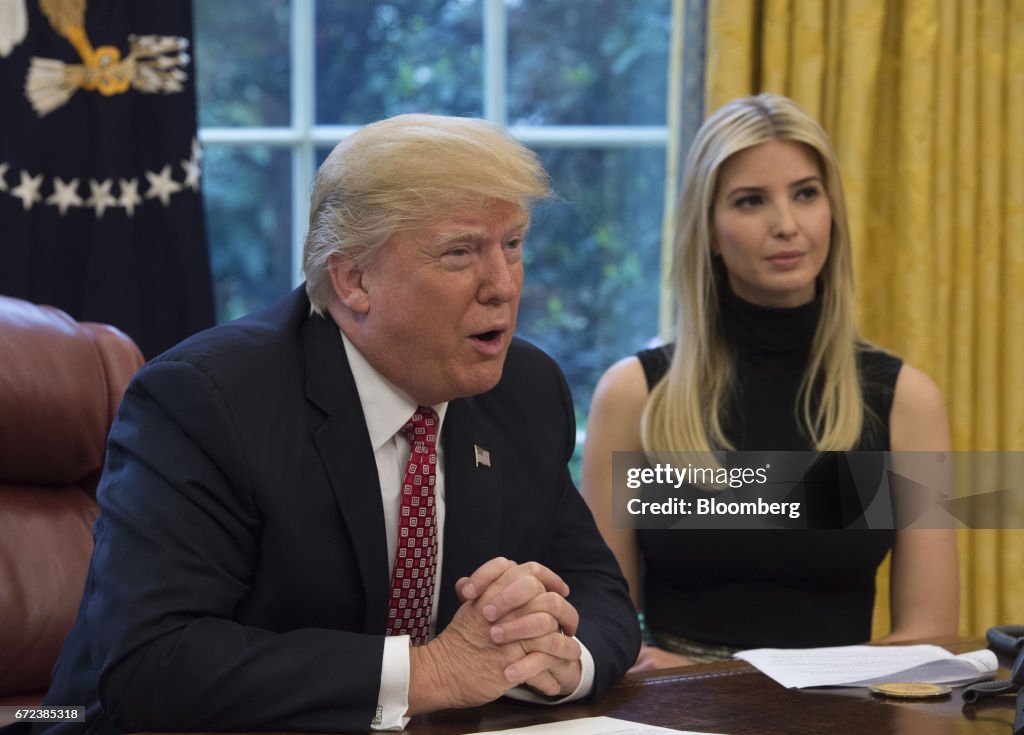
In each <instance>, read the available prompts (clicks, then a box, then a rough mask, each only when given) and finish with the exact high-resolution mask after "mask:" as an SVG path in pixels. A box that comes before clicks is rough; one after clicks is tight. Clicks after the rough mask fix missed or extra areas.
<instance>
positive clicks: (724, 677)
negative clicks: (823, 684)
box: [407, 640, 1016, 735]
mask: <svg viewBox="0 0 1024 735" xmlns="http://www.w3.org/2000/svg"><path fill="white" fill-rule="evenodd" d="M935 642H936V643H938V644H939V645H943V646H945V647H946V648H949V649H950V650H951V651H953V652H954V653H962V652H964V651H971V650H976V649H978V648H984V647H985V645H986V644H985V642H984V641H980V640H948V641H935ZM1007 663H1008V662H1006V661H1003V664H1004V665H1006V664H1007ZM999 678H1003V679H1006V678H1009V672H1008V671H1006V670H1005V669H1003V670H1000V672H999ZM961 691H962V689H961V688H957V689H954V690H953V695H952V697H949V698H947V699H943V700H939V701H931V702H927V703H926V702H906V701H902V702H901V701H899V700H885V699H879V698H877V697H873V696H872V695H871V694H869V693H868V691H867V690H866V689H830V690H806V689H805V690H793V689H785V688H783V687H781V686H779V685H778V684H776V683H775V682H774V681H772V680H771V679H769V678H768V677H766V676H764V675H763V674H761V673H760V672H759V671H757V670H756V669H754V668H753V667H751V666H750V665H748V664H746V663H744V662H729V663H721V664H705V665H700V666H691V667H685V668H678V669H666V670H663V671H661V672H656V673H644V674H630V675H628V676H627V677H626V678H625V679H624V680H623V681H622V682H620V683H619V684H617V685H616V686H614V687H612V688H611V689H610V690H609V691H607V692H606V693H605V694H604V695H603V696H601V697H600V698H599V699H598V701H597V702H595V703H594V704H589V705H577V704H569V705H563V706H559V707H551V708H545V709H541V708H539V707H537V706H536V705H526V704H520V703H518V702H507V701H501V702H496V703H493V704H490V705H487V706H485V707H479V708H475V709H471V710H459V711H450V712H442V713H435V714H432V715H422V716H420V717H415V718H413V720H412V722H410V723H409V727H408V728H407V731H408V732H409V733H411V734H412V735H462V734H463V733H474V732H479V731H485V730H503V729H507V728H513V727H523V726H525V725H535V724H539V723H542V722H554V721H556V720H566V719H572V718H575V717H593V716H597V715H606V716H608V717H618V718H621V719H623V720H634V721H636V722H643V723H647V724H650V725H660V726H662V727H670V728H673V729H677V730H697V731H700V732H709V733H730V734H731V733H743V734H744V735H781V734H782V733H785V734H786V735H803V734H805V733H806V734H807V735H810V734H812V733H813V734H815V735H818V734H821V733H824V734H825V735H845V734H846V733H865V734H869V735H886V734H887V733H893V734H895V733H899V734H900V735H917V734H919V733H920V735H959V734H961V733H965V734H966V733H971V734H972V735H973V734H976V733H993V734H994V733H998V734H999V735H1010V734H1011V733H1012V732H1013V717H1014V707H1015V706H1016V699H1015V698H1014V697H1010V696H1003V697H996V698H993V699H991V700H987V701H985V702H982V703H981V704H979V705H976V706H974V707H970V708H968V709H967V710H965V711H962V710H961V701H960V692H961Z"/></svg>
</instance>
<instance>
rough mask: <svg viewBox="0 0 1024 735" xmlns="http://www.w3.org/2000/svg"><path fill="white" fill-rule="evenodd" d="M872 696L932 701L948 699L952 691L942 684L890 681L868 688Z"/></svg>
mask: <svg viewBox="0 0 1024 735" xmlns="http://www.w3.org/2000/svg"><path fill="white" fill-rule="evenodd" d="M868 689H869V690H870V691H871V693H872V694H877V695H879V696H880V697H892V698H894V699H933V698H936V697H948V696H949V695H950V694H951V693H952V692H953V690H952V689H950V688H949V687H948V686H946V685H944V684H925V683H924V682H920V681H890V682H886V683H885V684H875V685H874V686H870V687H868Z"/></svg>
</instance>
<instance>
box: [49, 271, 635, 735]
mask: <svg viewBox="0 0 1024 735" xmlns="http://www.w3.org/2000/svg"><path fill="white" fill-rule="evenodd" d="M574 441H575V421H574V416H573V411H572V401H571V399H570V396H569V392H568V389H567V387H566V385H565V381H564V379H563V377H562V375H561V372H560V371H559V370H558V368H557V366H556V365H555V364H554V362H553V361H552V360H551V359H550V358H548V357H547V356H546V355H544V354H543V353H542V352H540V351H539V350H537V349H536V348H534V347H531V346H529V345H527V344H526V343H524V342H521V341H514V342H513V344H512V346H511V348H510V350H509V354H508V359H507V362H506V364H505V369H504V375H503V377H502V380H501V382H500V383H499V385H498V386H496V387H495V388H494V389H493V390H491V391H489V392H488V393H485V394H483V395H480V396H476V397H474V398H469V399H460V400H456V401H452V402H451V404H450V405H449V408H448V413H447V415H446V417H445V422H444V427H443V433H442V442H443V447H444V462H445V497H446V520H445V529H444V563H443V569H442V573H441V593H440V595H441V596H440V599H439V601H438V604H439V608H438V626H439V628H441V627H443V626H444V625H446V624H447V623H448V622H449V621H450V620H451V617H452V615H453V614H454V612H455V610H456V608H457V606H458V601H457V599H456V596H455V593H454V584H455V581H456V580H457V579H458V578H459V577H461V576H464V575H468V574H470V573H471V572H472V571H474V570H475V569H476V568H477V567H478V566H479V565H480V564H482V563H483V562H485V561H487V560H488V559H491V558H493V557H495V556H506V557H508V558H511V559H514V560H516V561H528V560H533V561H538V562H541V563H543V564H545V565H547V566H549V567H550V568H552V569H553V570H555V571H556V572H557V573H559V574H560V575H561V576H562V578H563V579H565V581H566V582H567V583H568V585H569V587H570V588H571V590H572V592H571V595H570V601H571V602H572V603H573V604H574V605H575V606H576V608H577V609H578V611H579V613H580V619H581V623H580V627H579V632H578V637H579V638H580V640H582V641H583V642H584V643H585V644H586V646H587V647H588V649H589V650H590V651H591V653H592V654H593V657H594V662H595V665H596V676H595V688H594V689H595V692H600V691H602V690H603V689H605V688H606V687H607V686H609V685H610V684H611V683H613V682H614V681H616V680H617V679H618V678H619V677H620V676H621V675H622V673H623V672H624V671H625V670H626V668H627V667H628V666H629V665H630V664H631V663H632V662H633V660H634V658H635V656H636V653H637V649H638V646H639V632H638V629H637V623H636V616H635V613H634V611H633V608H632V605H631V603H630V601H629V598H628V595H627V591H626V586H625V583H624V582H623V579H622V577H621V575H620V573H619V570H618V566H617V565H616V563H615V560H614V558H613V556H612V555H611V553H610V552H609V550H608V548H607V547H606V546H605V544H604V543H603V541H602V540H601V537H600V535H599V533H598V531H597V529H596V527H595V525H594V522H593V519H592V518H591V515H590V512H589V510H588V509H587V507H586V506H585V504H584V503H583V501H582V499H581V498H580V496H579V494H578V493H577V491H576V488H575V487H574V486H573V484H572V481H571V480H570V478H569V474H568V471H567V469H566V462H567V461H568V459H569V456H570V454H571V453H572V449H573V445H574ZM474 444H476V445H479V446H480V447H482V448H484V449H487V450H489V451H490V455H491V467H485V466H480V467H477V466H475V462H474V449H473V447H474ZM98 499H99V503H100V508H101V515H100V518H99V520H98V521H97V523H96V529H95V537H96V548H95V551H94V553H93V559H92V564H91V567H90V571H89V575H88V578H87V581H86V589H85V596H84V598H83V601H82V605H81V609H80V611H79V615H78V620H77V622H76V623H75V626H74V628H73V630H72V632H71V634H70V636H69V637H68V640H67V642H66V643H65V647H64V651H63V653H62V655H61V659H60V661H59V662H58V664H57V667H56V670H55V680H54V683H53V685H52V687H51V689H50V693H49V695H48V698H47V701H48V702H51V703H58V704H87V705H88V706H89V715H88V717H89V722H87V723H86V726H85V730H86V731H97V732H107V733H112V732H118V731H130V730H158V729H163V730H256V729H269V730H293V731H294V730H314V731H339V730H342V731H345V730H348V731H351V730H366V729H368V728H369V723H370V721H371V719H372V717H373V715H374V713H375V708H376V702H377V695H378V689H379V685H380V667H381V656H382V650H383V641H384V638H383V635H384V630H385V620H386V616H387V597H388V586H389V579H390V566H389V561H388V559H387V550H386V540H385V531H384V516H383V511H382V508H381V495H380V487H379V482H378V477H377V468H376V464H375V462H374V458H373V451H372V448H371V446H370V440H369V436H368V434H367V430H366V424H365V420H364V418H363V413H362V409H361V407H360V402H359V398H358V395H357V393H356V387H355V383H354V382H353V379H352V374H351V371H350V370H349V367H348V361H347V360H346V357H345V352H344V347H343V345H342V342H341V338H340V335H339V333H338V328H337V326H336V325H335V324H334V322H333V321H332V320H331V319H330V318H329V317H327V318H322V317H319V316H312V317H311V316H309V302H308V300H307V299H306V296H305V293H304V291H303V290H302V289H301V288H300V289H299V290H297V291H295V292H293V293H292V294H291V295H289V296H288V297H286V298H285V299H284V300H282V301H281V302H279V303H278V304H276V305H274V306H272V307H270V308H269V309H267V310H266V311H264V312H262V313H259V314H254V315H251V316H249V317H246V318H244V319H242V320H239V321H237V322H233V323H231V324H227V325H224V326H221V327H216V328H214V329H211V330H208V331H206V332H203V333H201V334H198V335H196V336H194V337H192V338H190V339H189V340H187V341H185V342H183V343H182V344H181V345H179V346H177V347H175V348H174V349H172V350H170V351H169V352H167V353H165V354H164V355H162V356H160V357H159V358H157V359H156V360H154V361H152V362H150V363H149V364H148V365H146V366H145V367H144V368H143V369H142V370H141V371H140V372H139V373H138V375H137V376H136V378H135V379H134V380H133V381H132V384H131V386H130V387H129V388H128V391H127V394H126V395H125V398H124V401H123V403H122V404H121V408H120V411H119V414H118V418H117V421H116V422H115V424H114V426H113V428H112V430H111V434H110V441H109V447H108V456H107V463H106V467H105V469H104V475H103V479H102V481H101V483H100V488H99V491H98ZM39 729H42V728H41V727H40V728H39ZM53 729H54V730H55V731H64V732H72V731H81V730H82V725H81V724H77V725H61V726H58V727H56V728H53Z"/></svg>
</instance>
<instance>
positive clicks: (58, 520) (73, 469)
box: [0, 296, 142, 704]
mask: <svg viewBox="0 0 1024 735" xmlns="http://www.w3.org/2000/svg"><path fill="white" fill-rule="evenodd" d="M141 365H142V353H141V352H139V349H138V348H137V347H136V346H135V343H134V342H132V341H131V339H129V338H128V337H127V336H126V335H125V334H123V333H122V332H120V331H118V330H117V329H114V328H113V327H109V326H106V325H102V324H91V323H86V322H83V323H78V322H76V321H75V320H74V319H72V318H71V317H69V316H68V315H67V314H65V313H64V312H62V311H60V310H58V309H54V308H52V307H48V306H36V305H34V304H30V303H28V302H26V301H21V300H19V299H12V298H7V297H4V296H0V704H37V703H39V702H41V701H42V699H43V696H44V695H45V693H46V689H47V688H48V687H49V684H50V671H51V670H52V669H53V666H54V664H55V663H56V661H57V656H58V655H59V653H60V649H61V645H62V644H63V642H64V638H65V636H66V635H67V634H68V631H70V630H71V625H72V623H73V622H74V620H75V615H76V614H77V612H78V604H79V600H80V599H81V596H82V589H83V586H84V584H85V573H86V568H87V567H88V564H89V556H90V555H91V553H92V525H93V521H94V520H95V519H96V514H97V512H98V508H97V506H96V498H95V493H96V482H97V480H98V479H99V475H100V471H101V469H102V467H103V455H104V451H105V449H106V438H107V432H108V431H109V429H110V424H111V422H112V421H113V420H114V414H115V412H116V411H117V406H118V403H120V401H121V395H122V394H123V393H124V389H125V387H126V386H127V385H128V381H129V379H130V378H131V377H132V375H133V374H134V373H135V371H136V370H138V369H139V367H140V366H141Z"/></svg>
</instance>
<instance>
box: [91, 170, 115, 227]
mask: <svg viewBox="0 0 1024 735" xmlns="http://www.w3.org/2000/svg"><path fill="white" fill-rule="evenodd" d="M113 183H114V180H113V179H104V181H103V183H102V184H101V183H99V182H98V181H96V179H89V189H90V191H91V192H92V193H91V194H90V195H89V198H88V199H86V200H85V204H86V206H88V207H92V208H93V209H95V210H96V218H97V219H100V218H102V217H103V213H104V212H106V211H107V207H116V206H117V200H116V199H114V197H113V195H111V193H110V187H111V185H112V184H113Z"/></svg>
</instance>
